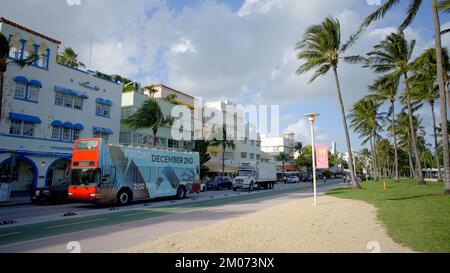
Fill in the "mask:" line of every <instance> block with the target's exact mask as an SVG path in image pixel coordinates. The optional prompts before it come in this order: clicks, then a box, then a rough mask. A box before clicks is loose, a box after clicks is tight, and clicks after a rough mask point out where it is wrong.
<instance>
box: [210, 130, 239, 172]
mask: <svg viewBox="0 0 450 273" xmlns="http://www.w3.org/2000/svg"><path fill="white" fill-rule="evenodd" d="M210 145H211V146H221V147H222V176H225V152H226V149H227V148H231V149H234V148H235V147H236V145H235V143H234V141H233V140H231V139H228V135H227V129H226V128H225V125H224V126H222V135H221V136H220V135H219V136H218V137H214V138H213V140H212V141H211V143H210Z"/></svg>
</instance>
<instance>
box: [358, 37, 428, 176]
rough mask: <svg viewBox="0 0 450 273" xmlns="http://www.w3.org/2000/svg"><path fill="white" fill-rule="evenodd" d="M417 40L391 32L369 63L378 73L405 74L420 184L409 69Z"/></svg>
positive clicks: (370, 55)
mask: <svg viewBox="0 0 450 273" xmlns="http://www.w3.org/2000/svg"><path fill="white" fill-rule="evenodd" d="M415 44H416V42H415V40H412V41H411V42H408V41H407V40H406V39H405V36H404V34H403V32H400V33H391V34H390V35H389V36H387V37H386V38H385V39H384V40H383V41H382V42H381V43H379V44H378V45H376V46H375V47H374V50H373V51H371V52H369V53H368V54H367V55H368V56H369V59H368V65H367V66H369V67H370V68H372V69H373V70H374V71H375V72H377V73H385V72H390V75H391V76H392V77H400V76H403V78H404V79H405V87H406V89H405V94H406V105H407V106H408V114H409V123H410V131H411V144H412V150H413V153H414V157H415V159H416V162H417V164H418V165H417V167H418V170H417V178H418V183H419V184H425V180H424V179H423V175H422V171H421V170H422V166H421V163H420V156H419V152H418V150H417V139H416V134H415V132H414V127H413V117H412V116H413V113H412V111H413V110H412V107H411V95H410V88H409V81H408V71H409V70H410V67H411V64H410V62H409V61H410V58H411V55H412V53H413V50H414V46H415Z"/></svg>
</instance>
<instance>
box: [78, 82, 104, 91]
mask: <svg viewBox="0 0 450 273" xmlns="http://www.w3.org/2000/svg"><path fill="white" fill-rule="evenodd" d="M78 84H79V85H80V86H82V87H84V88H87V89H91V90H94V91H99V90H100V88H99V87H98V86H96V85H91V83H90V82H80V83H78Z"/></svg>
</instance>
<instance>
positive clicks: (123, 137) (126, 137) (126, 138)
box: [119, 132, 131, 144]
mask: <svg viewBox="0 0 450 273" xmlns="http://www.w3.org/2000/svg"><path fill="white" fill-rule="evenodd" d="M119 142H120V143H122V144H130V143H131V133H127V132H124V133H120V136H119Z"/></svg>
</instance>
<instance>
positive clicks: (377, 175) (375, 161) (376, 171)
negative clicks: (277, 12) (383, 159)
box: [373, 136, 380, 181]
mask: <svg viewBox="0 0 450 273" xmlns="http://www.w3.org/2000/svg"><path fill="white" fill-rule="evenodd" d="M373 168H374V174H375V181H378V179H380V172H379V164H378V156H377V140H376V139H375V136H373Z"/></svg>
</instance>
